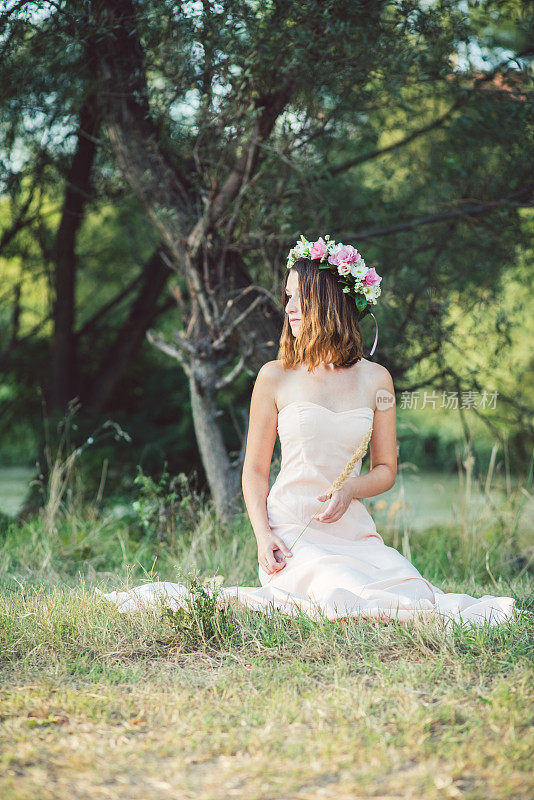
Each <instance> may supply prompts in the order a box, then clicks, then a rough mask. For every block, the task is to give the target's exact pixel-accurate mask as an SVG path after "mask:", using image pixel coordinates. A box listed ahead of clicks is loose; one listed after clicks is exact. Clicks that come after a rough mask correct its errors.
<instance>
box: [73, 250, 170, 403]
mask: <svg viewBox="0 0 534 800" xmlns="http://www.w3.org/2000/svg"><path fill="white" fill-rule="evenodd" d="M168 277H169V267H168V266H167V264H166V263H165V261H164V260H163V258H162V254H161V251H159V250H158V251H156V252H155V253H154V255H153V256H152V258H151V259H150V261H149V262H148V263H147V265H146V267H145V274H144V280H143V284H142V286H141V288H140V289H139V292H138V295H137V297H136V299H135V301H134V303H132V306H131V309H130V313H129V314H128V318H127V319H126V321H125V323H124V325H123V326H122V328H121V330H120V331H119V332H118V334H117V336H116V338H115V341H114V342H113V343H112V344H111V345H110V346H109V347H108V348H107V351H106V355H105V357H104V359H103V361H102V363H101V364H100V366H99V368H98V371H97V372H96V374H95V375H92V376H91V381H90V384H89V385H88V386H87V388H86V390H85V391H84V392H83V393H82V398H81V399H82V404H83V405H84V407H85V409H86V410H88V411H90V412H92V413H95V414H98V413H100V412H101V411H102V409H103V408H104V406H105V404H106V403H107V401H108V400H109V398H110V396H111V394H112V392H113V390H114V389H115V387H116V386H117V384H118V383H119V381H120V379H121V378H122V376H123V375H124V373H125V371H126V368H127V366H128V364H129V361H130V359H131V358H132V357H133V355H134V354H135V353H136V352H137V350H138V349H139V347H140V345H141V343H142V341H143V339H144V337H145V333H146V331H147V329H148V328H149V327H150V325H151V323H152V322H153V320H154V317H155V316H156V314H157V313H158V300H159V298H160V297H161V294H162V292H163V290H164V288H165V285H166V283H167V278H168Z"/></svg>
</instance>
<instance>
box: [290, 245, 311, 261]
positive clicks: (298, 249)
mask: <svg viewBox="0 0 534 800" xmlns="http://www.w3.org/2000/svg"><path fill="white" fill-rule="evenodd" d="M310 250H311V242H302V241H300V242H297V244H296V245H295V247H294V248H293V252H294V253H295V254H296V255H297V256H298V257H299V258H309V256H310Z"/></svg>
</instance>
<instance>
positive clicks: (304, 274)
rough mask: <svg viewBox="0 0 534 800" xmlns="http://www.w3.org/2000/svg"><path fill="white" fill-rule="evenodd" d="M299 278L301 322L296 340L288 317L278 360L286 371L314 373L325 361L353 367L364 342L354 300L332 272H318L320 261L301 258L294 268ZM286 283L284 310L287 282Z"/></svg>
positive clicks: (287, 271)
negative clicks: (301, 369)
mask: <svg viewBox="0 0 534 800" xmlns="http://www.w3.org/2000/svg"><path fill="white" fill-rule="evenodd" d="M291 269H294V270H295V271H296V272H297V274H298V279H299V299H300V309H301V320H300V326H299V331H298V336H294V334H293V331H292V330H291V326H290V324H289V317H288V315H287V314H286V315H285V319H284V327H283V328H282V335H281V336H280V346H279V349H278V356H277V358H278V359H279V360H280V361H281V362H282V366H283V367H284V369H293V368H295V367H296V366H298V365H299V364H306V365H307V367H308V372H311V371H312V370H313V369H315V367H316V366H318V365H319V364H320V363H321V362H323V361H325V362H328V363H330V364H333V365H334V366H336V367H350V366H351V365H352V364H356V363H357V362H358V361H359V360H360V359H361V358H363V342H362V335H361V333H360V325H359V322H358V309H357V308H356V305H355V303H354V298H353V297H351V296H350V295H349V294H348V293H345V292H343V289H342V286H343V285H342V284H341V283H339V281H338V280H337V278H336V276H335V275H334V274H333V272H332V271H331V270H330V269H319V267H318V265H317V261H312V260H311V259H309V258H299V259H298V260H297V261H295V263H294V264H293V266H292V268H291ZM290 272H291V270H289V269H288V270H286V277H285V280H284V306H285V304H286V302H287V297H286V294H285V290H286V286H287V279H288V277H289V274H290Z"/></svg>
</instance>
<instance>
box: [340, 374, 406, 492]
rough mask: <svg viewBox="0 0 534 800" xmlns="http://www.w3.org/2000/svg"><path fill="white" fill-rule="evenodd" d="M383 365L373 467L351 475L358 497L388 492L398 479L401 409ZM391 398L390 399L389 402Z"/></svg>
mask: <svg viewBox="0 0 534 800" xmlns="http://www.w3.org/2000/svg"><path fill="white" fill-rule="evenodd" d="M376 366H377V367H378V369H379V371H380V372H379V376H378V377H379V380H378V383H377V387H376V399H377V407H376V411H375V416H374V421H373V433H372V436H371V441H370V442H369V450H370V455H371V468H370V470H369V472H367V473H366V474H365V475H360V476H355V477H352V478H347V481H346V482H347V485H348V487H349V488H351V489H352V490H353V497H354V499H357V500H359V499H361V498H363V497H375V496H376V495H378V494H382V493H383V492H387V491H388V489H391V488H392V486H394V484H395V481H396V479H397V410H396V405H395V389H394V387H393V379H392V377H391V375H390V374H389V372H388V370H387V369H386V368H385V367H382V366H380V365H378V364H377V365H376ZM388 400H389V401H390V402H389V403H388Z"/></svg>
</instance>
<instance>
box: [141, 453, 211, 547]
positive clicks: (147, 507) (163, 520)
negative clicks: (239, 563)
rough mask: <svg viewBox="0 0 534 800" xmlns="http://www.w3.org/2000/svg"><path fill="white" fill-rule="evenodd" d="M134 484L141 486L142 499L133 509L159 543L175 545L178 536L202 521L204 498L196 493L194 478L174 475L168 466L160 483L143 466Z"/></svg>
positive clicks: (164, 468) (183, 474)
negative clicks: (199, 518)
mask: <svg viewBox="0 0 534 800" xmlns="http://www.w3.org/2000/svg"><path fill="white" fill-rule="evenodd" d="M137 470H138V473H137V475H136V477H135V478H134V484H135V485H136V486H139V487H140V488H139V498H138V499H137V500H135V501H134V502H133V508H134V510H135V511H136V512H137V514H138V515H139V519H140V521H141V525H142V526H143V528H145V530H146V531H147V532H150V533H151V535H152V536H154V535H155V538H157V541H158V542H163V541H164V542H166V543H171V544H173V543H174V542H175V539H176V536H177V535H179V534H180V533H183V532H184V531H185V530H188V529H190V528H191V527H192V526H193V525H194V524H195V522H196V520H197V519H198V513H199V504H202V502H203V498H201V497H199V496H198V495H197V494H196V493H195V492H194V491H193V490H192V482H191V481H192V478H191V477H188V476H187V475H186V474H185V473H179V474H178V475H174V476H171V475H170V473H169V472H168V471H167V464H166V463H165V465H164V467H163V473H162V475H161V476H160V478H159V480H158V481H155V480H154V479H153V478H152V477H151V476H150V475H146V474H145V473H144V472H143V469H142V467H141V466H139V465H138V467H137Z"/></svg>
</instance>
